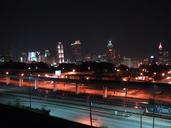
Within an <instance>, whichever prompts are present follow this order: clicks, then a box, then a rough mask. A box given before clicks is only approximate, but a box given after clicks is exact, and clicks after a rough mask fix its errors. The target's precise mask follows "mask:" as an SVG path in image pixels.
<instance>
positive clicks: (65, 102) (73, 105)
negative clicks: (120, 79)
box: [0, 87, 171, 128]
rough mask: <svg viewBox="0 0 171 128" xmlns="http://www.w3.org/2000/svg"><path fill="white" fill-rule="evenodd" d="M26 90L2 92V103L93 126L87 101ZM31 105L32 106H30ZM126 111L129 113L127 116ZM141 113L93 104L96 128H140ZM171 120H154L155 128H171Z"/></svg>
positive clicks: (145, 123)
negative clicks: (44, 95) (43, 111)
mask: <svg viewBox="0 0 171 128" xmlns="http://www.w3.org/2000/svg"><path fill="white" fill-rule="evenodd" d="M19 92H25V89H19V88H13V89H10V88H6V87H4V88H3V87H1V89H0V102H1V103H4V104H8V105H18V106H19V107H23V106H28V107H29V106H30V103H31V107H32V108H39V109H42V108H43V109H47V110H50V115H51V116H55V117H60V118H63V119H67V120H71V121H75V122H79V123H84V124H90V114H89V113H90V107H89V102H88V101H86V100H75V99H74V98H73V99H72V97H71V98H70V99H65V98H64V99H59V98H51V97H42V96H31V97H30V96H29V95H28V94H26V93H19ZM30 101H31V102H30ZM125 109H126V113H125V112H124V111H125ZM130 112H134V113H130ZM138 113H141V111H140V110H139V109H131V108H124V107H117V106H113V105H109V104H106V105H105V104H98V103H92V117H93V118H92V119H93V125H94V126H107V127H108V128H129V127H130V128H140V114H138ZM152 126H153V118H152V117H147V116H144V115H142V128H152ZM170 127H171V120H166V119H160V118H155V128H170Z"/></svg>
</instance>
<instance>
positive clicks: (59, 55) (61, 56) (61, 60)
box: [56, 42, 64, 64]
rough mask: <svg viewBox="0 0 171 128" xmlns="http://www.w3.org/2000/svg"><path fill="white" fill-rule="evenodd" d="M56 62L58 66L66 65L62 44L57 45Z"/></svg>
mask: <svg viewBox="0 0 171 128" xmlns="http://www.w3.org/2000/svg"><path fill="white" fill-rule="evenodd" d="M56 61H57V63H58V64H61V63H64V47H63V44H62V42H58V43H57V45H56Z"/></svg>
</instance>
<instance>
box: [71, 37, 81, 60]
mask: <svg viewBox="0 0 171 128" xmlns="http://www.w3.org/2000/svg"><path fill="white" fill-rule="evenodd" d="M71 54H72V55H71V61H72V62H80V61H82V56H81V42H80V40H77V41H75V42H74V43H71Z"/></svg>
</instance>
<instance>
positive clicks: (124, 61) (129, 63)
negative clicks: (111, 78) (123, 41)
mask: <svg viewBox="0 0 171 128" xmlns="http://www.w3.org/2000/svg"><path fill="white" fill-rule="evenodd" d="M121 64H123V65H126V66H128V67H133V62H132V60H131V58H127V57H125V56H124V57H123V58H122V61H121Z"/></svg>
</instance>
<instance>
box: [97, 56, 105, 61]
mask: <svg viewBox="0 0 171 128" xmlns="http://www.w3.org/2000/svg"><path fill="white" fill-rule="evenodd" d="M97 61H99V62H107V59H106V55H105V54H103V55H98V57H97Z"/></svg>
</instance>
